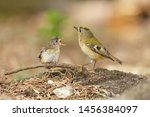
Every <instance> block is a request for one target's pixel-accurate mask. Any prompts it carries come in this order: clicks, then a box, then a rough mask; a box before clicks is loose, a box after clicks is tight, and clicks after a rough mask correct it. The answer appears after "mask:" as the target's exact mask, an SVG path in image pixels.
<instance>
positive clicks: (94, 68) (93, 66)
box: [93, 60, 96, 70]
mask: <svg viewBox="0 0 150 117" xmlns="http://www.w3.org/2000/svg"><path fill="white" fill-rule="evenodd" d="M93 61H94V65H93V70H94V69H95V66H96V60H93Z"/></svg>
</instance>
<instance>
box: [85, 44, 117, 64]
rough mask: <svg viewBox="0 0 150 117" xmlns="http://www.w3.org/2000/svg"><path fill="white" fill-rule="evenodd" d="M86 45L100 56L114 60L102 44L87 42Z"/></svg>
mask: <svg viewBox="0 0 150 117" xmlns="http://www.w3.org/2000/svg"><path fill="white" fill-rule="evenodd" d="M87 47H89V48H90V49H91V50H92V51H93V52H95V53H97V54H100V55H101V56H103V57H106V58H108V59H111V60H112V61H114V59H113V58H112V55H111V54H110V52H109V51H108V50H106V48H105V47H103V46H102V45H95V44H87Z"/></svg>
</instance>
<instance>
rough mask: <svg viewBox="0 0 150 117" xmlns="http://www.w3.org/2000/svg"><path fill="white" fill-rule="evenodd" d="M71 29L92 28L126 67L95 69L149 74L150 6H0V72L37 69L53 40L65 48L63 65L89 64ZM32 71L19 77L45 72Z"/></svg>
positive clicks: (82, 0)
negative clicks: (36, 66) (44, 47)
mask: <svg viewBox="0 0 150 117" xmlns="http://www.w3.org/2000/svg"><path fill="white" fill-rule="evenodd" d="M73 26H86V27H89V28H90V29H91V30H92V31H93V32H94V35H95V36H96V37H97V38H98V39H99V40H101V41H102V43H103V45H105V47H106V48H107V49H108V50H109V51H110V52H111V53H112V54H113V55H114V56H116V57H118V58H119V59H120V60H122V61H123V65H118V64H117V63H115V62H112V61H110V60H107V59H104V60H102V61H99V62H98V64H97V67H103V68H107V69H110V70H111V69H116V70H120V71H125V72H132V73H138V74H150V0H0V71H9V70H13V69H16V68H20V67H25V66H30V65H34V64H39V60H38V55H39V52H40V50H41V48H42V47H43V46H45V45H46V44H47V43H48V42H49V40H50V39H51V38H52V37H54V36H59V37H62V38H63V39H64V40H63V41H64V43H65V44H66V46H64V47H62V49H61V55H60V61H59V62H60V63H71V64H76V65H82V64H84V63H87V62H89V58H88V57H87V56H86V55H84V53H82V52H81V50H80V48H79V45H78V39H77V32H76V31H75V30H74V29H73ZM33 71H34V72H33ZM33 71H27V72H21V73H19V74H17V75H15V77H20V75H21V76H22V75H29V74H31V73H32V74H36V71H37V72H38V71H41V69H39V70H33Z"/></svg>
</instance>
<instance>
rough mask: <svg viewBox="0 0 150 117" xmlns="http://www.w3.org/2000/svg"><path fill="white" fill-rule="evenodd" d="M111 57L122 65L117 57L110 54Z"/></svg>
mask: <svg viewBox="0 0 150 117" xmlns="http://www.w3.org/2000/svg"><path fill="white" fill-rule="evenodd" d="M111 58H112V59H113V61H116V62H118V63H119V64H121V65H122V61H121V60H119V59H118V58H116V57H114V56H112V55H111Z"/></svg>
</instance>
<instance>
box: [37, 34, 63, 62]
mask: <svg viewBox="0 0 150 117" xmlns="http://www.w3.org/2000/svg"><path fill="white" fill-rule="evenodd" d="M61 45H64V44H63V43H62V42H61V39H60V38H58V37H55V38H52V39H51V40H50V42H49V43H48V45H47V46H46V47H44V48H43V49H42V50H41V52H40V55H39V59H40V62H41V63H42V64H47V63H57V62H58V59H59V55H60V46H61Z"/></svg>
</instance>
